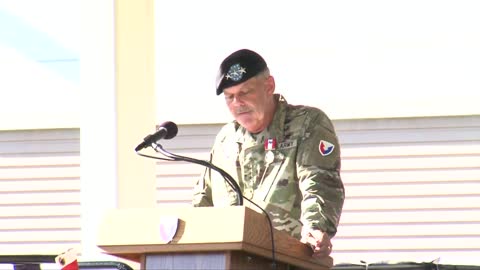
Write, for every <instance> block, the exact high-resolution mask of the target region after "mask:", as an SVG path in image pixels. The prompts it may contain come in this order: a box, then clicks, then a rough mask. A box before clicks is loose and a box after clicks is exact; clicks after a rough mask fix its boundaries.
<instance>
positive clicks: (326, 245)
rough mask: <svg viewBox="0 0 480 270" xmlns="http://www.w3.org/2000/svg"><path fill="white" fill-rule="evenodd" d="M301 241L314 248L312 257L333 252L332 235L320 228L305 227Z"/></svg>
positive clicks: (324, 255) (323, 255)
mask: <svg viewBox="0 0 480 270" xmlns="http://www.w3.org/2000/svg"><path fill="white" fill-rule="evenodd" d="M300 241H301V242H302V243H305V244H306V245H307V246H309V247H311V248H312V250H313V255H312V257H326V256H328V255H330V253H331V252H332V242H331V241H330V236H328V234H327V233H325V232H322V231H320V230H314V229H310V228H307V227H303V229H302V239H300Z"/></svg>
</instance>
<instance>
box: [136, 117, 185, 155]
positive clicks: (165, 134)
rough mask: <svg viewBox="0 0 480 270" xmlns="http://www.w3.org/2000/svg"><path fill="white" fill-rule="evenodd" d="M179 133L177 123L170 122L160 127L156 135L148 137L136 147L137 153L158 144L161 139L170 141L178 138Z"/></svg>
mask: <svg viewBox="0 0 480 270" xmlns="http://www.w3.org/2000/svg"><path fill="white" fill-rule="evenodd" d="M177 132H178V127H177V125H176V124H175V123H173V122H170V121H167V122H164V123H163V124H161V125H160V126H159V128H158V130H157V131H156V132H155V133H153V134H149V135H147V137H145V138H144V139H143V142H141V143H140V144H139V145H138V146H137V147H135V152H138V151H140V150H142V149H143V148H147V147H148V146H150V145H152V143H156V142H158V141H159V140H161V139H166V140H169V139H171V138H173V137H175V136H177Z"/></svg>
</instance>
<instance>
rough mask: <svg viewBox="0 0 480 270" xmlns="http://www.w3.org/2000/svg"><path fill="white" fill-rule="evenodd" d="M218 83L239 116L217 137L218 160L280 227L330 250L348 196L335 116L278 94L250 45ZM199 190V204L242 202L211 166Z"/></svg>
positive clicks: (214, 158) (213, 157) (224, 68)
mask: <svg viewBox="0 0 480 270" xmlns="http://www.w3.org/2000/svg"><path fill="white" fill-rule="evenodd" d="M217 85H218V87H217V95H219V94H221V93H222V92H223V93H224V95H225V100H226V103H227V106H228V107H229V109H230V112H231V113H232V115H233V116H234V118H235V121H233V122H231V123H228V124H226V125H225V126H224V127H223V128H222V129H221V131H220V132H219V134H218V135H217V137H216V140H215V143H214V146H213V148H212V150H211V153H210V161H211V162H212V163H213V164H214V165H216V166H217V167H220V168H222V169H223V170H225V171H226V172H227V173H229V174H230V175H231V176H232V177H233V178H234V179H235V180H236V181H237V183H238V184H239V186H240V188H241V191H242V193H243V195H244V197H245V198H247V199H250V200H252V201H253V202H255V203H257V204H258V205H260V206H261V207H262V208H263V209H265V210H266V212H267V213H269V215H270V217H271V219H272V222H273V225H274V227H275V228H276V229H278V230H283V231H286V232H288V233H290V234H291V235H292V236H293V237H295V238H297V239H299V240H301V241H302V242H304V243H308V244H310V246H311V247H312V248H313V250H314V256H319V257H322V256H327V255H329V254H330V252H331V247H332V246H331V241H330V239H331V237H333V236H334V235H335V233H336V231H337V229H336V228H337V226H338V223H339V219H340V215H341V211H342V207H343V201H344V197H345V194H344V187H343V183H342V181H341V178H340V147H339V144H338V139H337V136H336V134H335V130H334V127H333V125H332V123H331V121H330V119H329V118H328V117H327V115H325V113H324V112H322V111H321V110H319V109H317V108H313V107H307V106H294V105H290V104H288V103H287V101H286V100H285V99H284V98H283V96H281V95H279V94H274V90H275V81H274V79H273V77H272V76H270V73H269V70H268V67H267V65H266V63H265V61H264V60H263V58H262V57H261V56H260V55H258V54H257V53H255V52H253V51H250V50H239V51H237V52H234V53H233V54H231V55H230V56H228V57H227V58H226V59H225V60H224V61H223V62H222V64H221V66H220V73H219V78H218V82H217ZM194 191H195V195H194V198H193V205H194V206H226V205H234V204H235V203H236V194H235V192H234V191H233V190H232V188H231V187H230V186H229V185H228V183H227V182H226V181H225V180H224V179H223V177H222V176H221V175H220V174H218V173H216V172H214V171H211V170H210V169H207V170H206V171H205V173H204V174H203V176H202V177H201V178H200V180H199V181H198V183H197V184H196V186H195V189H194ZM245 205H247V206H249V205H248V203H245ZM250 207H251V208H252V209H255V207H253V206H250ZM255 210H257V209H255Z"/></svg>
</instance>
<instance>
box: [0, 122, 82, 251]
mask: <svg viewBox="0 0 480 270" xmlns="http://www.w3.org/2000/svg"><path fill="white" fill-rule="evenodd" d="M80 204H81V202H80V140H79V130H78V129H52V130H29V131H0V254H1V255H8V254H12V255H14V254H60V253H61V252H64V251H65V250H67V249H68V248H78V247H79V245H80V242H81V239H82V238H81V230H80V224H81V220H80V213H81V209H80V208H81V207H80Z"/></svg>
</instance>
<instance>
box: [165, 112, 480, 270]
mask: <svg viewBox="0 0 480 270" xmlns="http://www.w3.org/2000/svg"><path fill="white" fill-rule="evenodd" d="M334 125H335V127H336V130H337V133H338V136H339V139H340V143H341V146H342V148H341V150H342V179H343V181H344V184H345V188H346V200H345V205H344V211H343V214H342V218H341V223H340V226H339V228H338V233H337V235H336V237H335V238H334V240H333V243H334V247H335V248H334V252H333V253H332V256H333V257H334V259H335V262H336V263H344V262H348V263H359V262H360V261H366V262H370V263H374V262H380V261H394V262H395V261H397V262H398V261H433V260H435V259H437V258H439V257H441V258H444V262H445V263H448V262H453V263H457V264H459V263H470V264H480V256H478V254H480V244H479V243H480V241H479V240H480V116H462V117H434V118H398V119H363V120H362V119H360V120H338V121H334ZM219 129H220V125H209V126H202V125H198V126H195V125H193V126H181V127H179V135H178V136H177V137H176V138H175V139H173V140H171V141H165V143H164V147H165V148H166V149H167V150H170V151H171V152H174V153H177V154H181V155H186V156H189V157H194V158H198V159H207V158H208V152H209V150H210V147H211V146H212V144H213V141H214V138H215V135H216V133H217V132H218V130H219ZM202 170H203V168H201V167H200V166H198V165H193V164H188V163H185V162H168V161H159V162H158V166H157V195H158V197H157V198H158V200H157V202H158V205H160V206H166V205H188V204H190V199H191V196H192V186H193V185H194V183H195V181H196V179H198V177H199V175H200V173H201V172H202ZM473 254H475V256H473ZM476 258H477V259H476Z"/></svg>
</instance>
